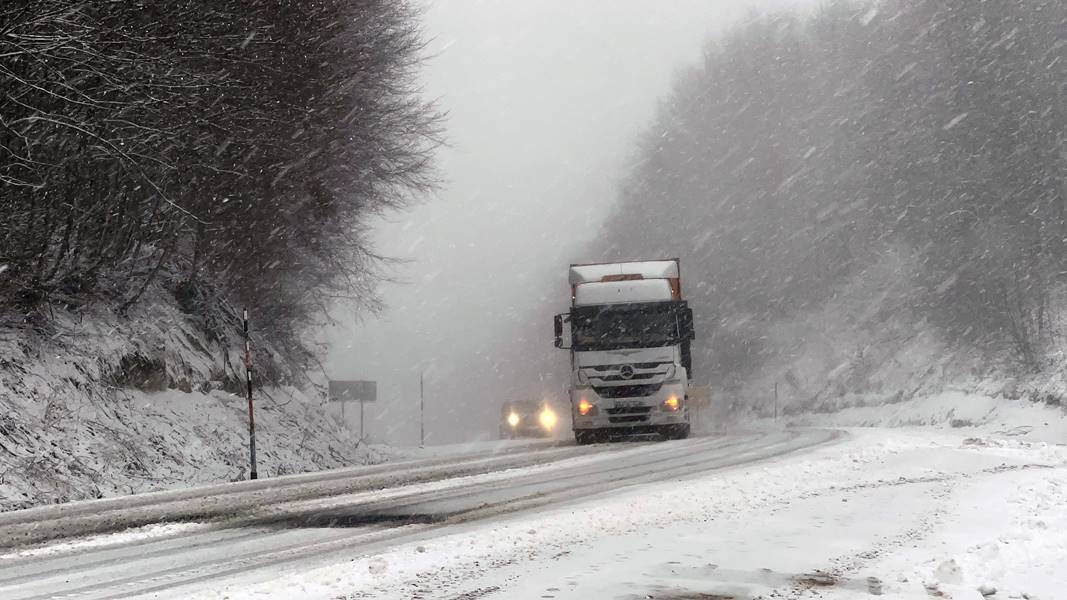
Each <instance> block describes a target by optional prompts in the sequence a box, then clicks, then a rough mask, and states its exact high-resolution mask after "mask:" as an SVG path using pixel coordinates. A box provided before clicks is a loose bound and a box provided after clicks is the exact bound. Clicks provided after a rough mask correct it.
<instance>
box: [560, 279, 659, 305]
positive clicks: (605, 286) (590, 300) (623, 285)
mask: <svg viewBox="0 0 1067 600" xmlns="http://www.w3.org/2000/svg"><path fill="white" fill-rule="evenodd" d="M575 294H576V295H575V297H574V304H575V306H586V305H594V304H630V303H633V302H663V301H666V300H671V299H673V297H674V296H673V293H672V291H671V284H669V283H667V280H666V279H638V280H636V281H592V282H589V283H584V284H582V285H579V286H578V289H577V290H576V291H575Z"/></svg>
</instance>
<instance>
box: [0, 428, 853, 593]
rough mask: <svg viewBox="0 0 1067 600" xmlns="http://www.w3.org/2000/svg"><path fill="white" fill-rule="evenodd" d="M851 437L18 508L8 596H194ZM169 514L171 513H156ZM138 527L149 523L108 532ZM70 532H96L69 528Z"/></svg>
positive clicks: (410, 467) (796, 435)
mask: <svg viewBox="0 0 1067 600" xmlns="http://www.w3.org/2000/svg"><path fill="white" fill-rule="evenodd" d="M841 437H842V434H841V433H840V432H835V431H827V430H803V431H784V432H775V433H765V434H747V435H724V436H715V437H704V438H694V439H690V440H684V441H674V442H637V443H622V444H600V445H594V446H588V447H575V446H573V445H569V444H534V445H518V446H515V447H513V448H511V449H510V450H507V451H504V452H498V453H495V454H492V455H488V456H486V455H470V454H459V455H454V456H447V457H439V458H430V459H423V460H409V461H405V462H400V463H394V464H386V465H377V466H374V467H365V468H357V469H348V470H345V471H340V472H333V473H324V474H310V475H303V476H295V477H289V478H282V479H278V480H275V481H266V480H264V481H259V482H247V483H243V484H237V485H228V486H216V487H215V488H209V489H205V490H186V491H180V492H166V493H161V494H150V495H146V496H144V497H134V498H127V499H112V500H105V501H98V502H89V503H78V504H72V505H68V506H62V507H46V508H42V509H36V510H31V511H21V512H18V513H10V514H7V515H0V545H5V546H7V547H8V549H7V550H6V551H4V552H6V553H5V554H3V556H0V598H3V599H5V600H45V599H51V598H82V599H93V600H105V599H117V598H137V597H151V598H190V597H199V596H201V595H204V594H207V593H208V592H209V591H211V590H220V589H225V588H226V587H227V586H230V585H233V584H234V582H237V581H239V582H241V583H242V585H244V584H248V583H255V584H259V585H268V587H269V582H270V581H271V579H272V577H275V576H277V575H278V574H280V573H289V574H291V573H294V572H306V571H308V570H312V569H316V568H322V567H328V566H330V565H337V564H344V563H346V562H349V561H353V560H356V559H359V558H361V557H367V556H370V555H374V554H376V553H382V552H386V551H388V550H389V549H390V548H396V547H398V546H401V545H406V544H407V545H410V544H412V543H420V542H423V541H427V540H434V539H438V538H440V537H442V536H449V535H453V534H456V533H462V532H463V531H465V528H470V527H472V526H475V525H480V524H484V523H487V522H493V521H494V520H499V519H504V518H508V519H513V518H515V517H521V516H522V515H528V514H537V513H538V512H539V511H545V510H548V509H552V508H559V507H563V506H568V505H569V504H572V503H576V502H580V501H581V502H588V501H590V500H591V499H592V500H595V499H596V498H598V497H606V496H610V495H613V494H616V493H618V492H619V491H620V490H623V489H626V488H630V489H633V488H634V487H635V486H639V485H641V484H649V483H657V482H671V481H686V480H690V479H692V478H694V477H705V476H707V475H708V474H709V473H713V472H715V471H717V470H722V469H726V468H729V467H736V466H739V465H751V464H756V463H759V462H761V461H770V460H772V459H775V458H777V457H781V456H784V455H788V454H792V453H796V452H798V451H801V450H804V449H810V448H813V447H816V446H820V445H824V444H827V443H830V442H833V441H834V440H837V439H839V438H841ZM679 485H684V484H679ZM161 522H167V523H171V525H166V526H160V525H155V526H153V525H152V524H153V523H161ZM128 527H140V529H132V530H128V531H126V532H124V533H112V534H110V535H108V532H113V531H115V530H121V529H124V528H128ZM71 534H79V535H82V536H90V537H80V538H76V539H73V540H72V539H64V538H67V537H68V536H70V535H71ZM90 534H92V535H90ZM27 543H32V544H35V545H30V546H27V545H26V544H27ZM420 547H421V546H420ZM371 570H372V571H373V570H374V566H373V565H372V566H371ZM356 591H357V590H352V592H353V593H355V592H356ZM278 597H283V596H278ZM284 597H288V595H286V596H284ZM372 597H374V596H372Z"/></svg>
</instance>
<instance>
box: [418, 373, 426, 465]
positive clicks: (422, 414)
mask: <svg viewBox="0 0 1067 600" xmlns="http://www.w3.org/2000/svg"><path fill="white" fill-rule="evenodd" d="M424 377H425V375H424V374H423V373H419V448H424V447H426V386H425V385H423V379H424Z"/></svg>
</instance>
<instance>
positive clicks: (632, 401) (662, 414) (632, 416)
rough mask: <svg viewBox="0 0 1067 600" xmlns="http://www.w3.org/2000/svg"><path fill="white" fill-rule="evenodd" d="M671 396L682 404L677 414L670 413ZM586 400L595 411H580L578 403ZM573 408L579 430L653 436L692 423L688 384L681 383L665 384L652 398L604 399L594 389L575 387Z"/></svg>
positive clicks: (650, 396) (572, 396)
mask: <svg viewBox="0 0 1067 600" xmlns="http://www.w3.org/2000/svg"><path fill="white" fill-rule="evenodd" d="M671 396H675V397H677V398H678V399H679V400H680V401H681V406H680V407H679V409H678V410H676V411H675V410H670V409H669V408H667V406H666V404H665V403H666V401H667V399H668V398H670V397H671ZM583 398H584V399H585V400H586V401H587V402H590V403H592V404H593V405H594V406H595V410H593V411H591V412H590V414H588V415H581V414H579V412H578V404H579V402H581V400H582V399H583ZM571 406H572V411H571V418H572V423H573V428H574V429H575V430H587V429H598V430H619V431H620V432H622V431H627V432H631V431H632V432H634V433H639V432H649V433H651V432H655V431H656V430H657V429H658V428H659V427H661V426H663V425H683V424H685V423H688V422H689V407H688V406H686V402H685V385H684V384H681V383H665V384H663V385H662V386H661V387H660V389H659V390H658V391H656V392H655V393H653V394H651V395H648V396H639V397H632V398H603V397H601V396H600V395H599V394H597V393H596V390H594V389H593V388H592V387H584V388H575V389H574V390H572V392H571Z"/></svg>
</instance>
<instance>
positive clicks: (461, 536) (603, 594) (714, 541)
mask: <svg viewBox="0 0 1067 600" xmlns="http://www.w3.org/2000/svg"><path fill="white" fill-rule="evenodd" d="M949 401H950V399H946V398H941V399H939V400H937V401H936V402H934V404H944V403H946V402H949ZM1016 408H1017V410H1016V412H1015V413H1014V414H1015V416H1016V417H1017V418H1016V419H1014V420H1012V419H1005V420H1004V422H991V423H987V424H984V425H981V426H979V427H956V428H952V427H950V426H949V427H945V428H936V427H902V428H895V429H889V428H871V429H852V430H850V438H849V439H848V440H847V441H844V442H842V443H839V444H836V445H831V446H827V447H823V448H820V449H817V450H814V451H810V452H808V453H802V454H799V455H793V456H789V457H786V458H783V459H780V460H777V461H774V462H767V463H763V464H759V465H756V466H748V467H741V468H737V469H735V470H732V471H727V472H720V473H716V474H708V475H704V476H700V477H696V478H692V479H687V480H684V481H672V482H663V483H657V484H651V485H647V486H643V487H639V488H633V489H630V490H627V491H625V492H613V493H610V494H607V495H602V496H599V497H596V498H594V499H591V500H583V501H581V502H580V503H577V504H574V505H573V506H567V507H566V508H557V509H554V510H551V511H549V512H543V513H539V514H527V515H516V516H513V517H510V518H508V519H505V520H500V521H496V522H487V523H482V524H468V525H464V526H462V527H459V528H452V529H449V530H447V531H448V532H449V533H448V535H444V536H441V537H437V538H434V539H431V540H425V541H420V542H418V543H412V544H408V545H403V546H399V547H395V548H392V549H389V550H387V551H383V552H380V553H374V554H369V555H360V556H347V557H338V561H337V563H336V564H334V565H331V566H326V567H321V568H317V569H313V570H310V571H307V570H301V571H291V572H287V571H285V570H280V571H279V573H278V574H277V578H276V579H274V580H272V581H268V582H258V583H255V582H247V584H246V583H236V584H234V585H230V586H227V587H225V588H224V589H214V590H209V589H204V590H201V594H202V595H203V596H204V597H210V598H229V599H238V598H264V597H273V598H293V597H300V598H338V597H348V598H425V599H428V598H448V599H454V598H464V599H473V598H483V597H484V598H576V599H577V598H675V599H677V598H726V597H732V598H738V599H740V598H754V597H760V596H762V597H772V596H773V597H789V598H809V597H811V598H814V597H823V598H859V597H868V596H869V595H871V594H872V593H876V592H878V593H882V594H883V595H886V596H888V597H900V598H909V597H914V598H926V597H930V596H936V597H942V598H981V597H983V593H984V594H985V597H988V598H1031V599H1034V598H1041V599H1044V600H1049V599H1056V598H1067V569H1064V568H1063V567H1062V565H1063V564H1067V447H1064V446H1062V445H1056V444H1051V443H1047V442H1038V441H1027V440H1023V439H1020V438H1019V436H1014V435H1010V434H1015V433H1019V432H1020V431H1021V430H1020V429H1017V428H1018V427H1020V426H1021V425H1027V426H1029V423H1034V422H1037V423H1045V422H1046V421H1045V419H1046V418H1051V417H1058V418H1059V419H1062V415H1061V414H1055V413H1053V414H1048V413H1046V412H1045V409H1044V408H1041V407H1029V408H1028V407H1025V406H1019V407H1016ZM902 410H903V409H902ZM961 410H963V408H962V407H961ZM920 412H921V411H920ZM956 414H959V413H956ZM841 418H842V419H844V418H845V417H844V416H841ZM1020 421H1026V422H1028V423H1021V422H1020ZM1048 422H1050V423H1054V422H1055V421H1048ZM1005 424H1008V425H1011V426H1012V427H1011V428H1008V429H1002V426H1003V425H1005ZM957 425H959V423H957ZM1049 427H1050V428H1051V427H1052V425H1049ZM700 594H704V595H700Z"/></svg>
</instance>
